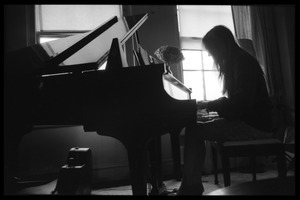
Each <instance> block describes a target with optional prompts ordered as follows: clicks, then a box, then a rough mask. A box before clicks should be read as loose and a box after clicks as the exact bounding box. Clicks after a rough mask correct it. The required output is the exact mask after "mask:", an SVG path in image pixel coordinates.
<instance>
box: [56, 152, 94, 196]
mask: <svg viewBox="0 0 300 200" xmlns="http://www.w3.org/2000/svg"><path fill="white" fill-rule="evenodd" d="M91 181H92V153H91V150H90V149H89V148H78V147H75V148H71V150H70V152H69V156H68V160H67V164H66V165H64V166H62V168H61V170H60V172H59V177H58V180H57V185H56V188H55V190H54V191H53V192H52V194H59V195H90V194H91Z"/></svg>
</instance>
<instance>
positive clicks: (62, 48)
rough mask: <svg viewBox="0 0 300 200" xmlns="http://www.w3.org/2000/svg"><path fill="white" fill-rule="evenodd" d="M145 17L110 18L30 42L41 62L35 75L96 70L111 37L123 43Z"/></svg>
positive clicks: (105, 58)
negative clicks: (87, 27) (67, 34)
mask: <svg viewBox="0 0 300 200" xmlns="http://www.w3.org/2000/svg"><path fill="white" fill-rule="evenodd" d="M147 18H148V14H141V15H134V16H127V17H122V18H117V17H113V18H111V19H110V20H108V21H107V22H106V23H104V24H103V25H101V26H98V27H97V28H95V29H94V30H93V31H90V32H87V33H83V34H78V35H75V36H70V37H66V38H62V39H59V40H55V41H50V42H46V43H42V44H39V45H33V46H32V47H31V48H32V50H33V51H34V52H35V54H37V55H38V57H39V58H40V59H41V60H43V63H44V65H43V66H41V67H39V69H38V74H57V73H64V72H72V71H88V70H97V69H98V68H99V67H100V66H101V65H102V64H103V63H104V62H105V61H106V60H107V57H108V53H109V50H110V47H111V43H112V40H113V38H118V40H119V41H120V44H121V45H124V44H125V42H126V41H127V40H128V39H129V38H130V37H131V36H132V35H133V34H134V33H135V32H136V31H137V29H138V28H139V27H140V26H141V25H142V24H143V23H144V22H145V21H146V20H147Z"/></svg>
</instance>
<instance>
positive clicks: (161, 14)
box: [123, 5, 182, 80]
mask: <svg viewBox="0 0 300 200" xmlns="http://www.w3.org/2000/svg"><path fill="white" fill-rule="evenodd" d="M123 10H124V11H123V12H124V15H137V14H143V13H148V15H149V18H148V20H147V21H146V22H145V23H144V24H143V25H142V26H141V27H140V28H139V29H138V36H139V40H140V44H141V46H142V47H143V48H144V49H146V50H147V52H148V54H150V55H152V56H153V57H155V58H156V56H155V55H154V51H155V50H156V49H158V48H159V47H161V46H164V45H169V46H174V47H177V48H180V41H179V32H178V23H177V9H176V6H175V5H125V6H123ZM172 72H173V75H174V76H175V77H176V78H177V79H179V80H182V69H181V68H180V67H176V68H172Z"/></svg>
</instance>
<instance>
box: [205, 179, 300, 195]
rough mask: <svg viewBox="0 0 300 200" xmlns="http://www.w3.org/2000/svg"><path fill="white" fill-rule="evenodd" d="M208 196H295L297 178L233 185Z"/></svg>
mask: <svg viewBox="0 0 300 200" xmlns="http://www.w3.org/2000/svg"><path fill="white" fill-rule="evenodd" d="M206 195H295V177H294V176H288V177H286V178H271V179H265V180H258V181H255V182H246V183H241V184H237V185H231V186H228V187H224V188H221V189H217V190H215V191H212V192H210V193H208V194H206Z"/></svg>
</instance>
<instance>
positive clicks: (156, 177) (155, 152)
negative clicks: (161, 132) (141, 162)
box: [148, 136, 166, 195]
mask: <svg viewBox="0 0 300 200" xmlns="http://www.w3.org/2000/svg"><path fill="white" fill-rule="evenodd" d="M149 154H150V177H149V178H148V179H149V182H150V184H151V186H152V189H151V192H150V193H149V194H150V195H160V194H161V193H163V192H164V191H165V189H166V188H165V185H164V183H163V180H162V170H161V167H162V166H161V164H162V163H161V136H158V137H156V138H154V139H153V140H152V141H151V142H150V146H149Z"/></svg>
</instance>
